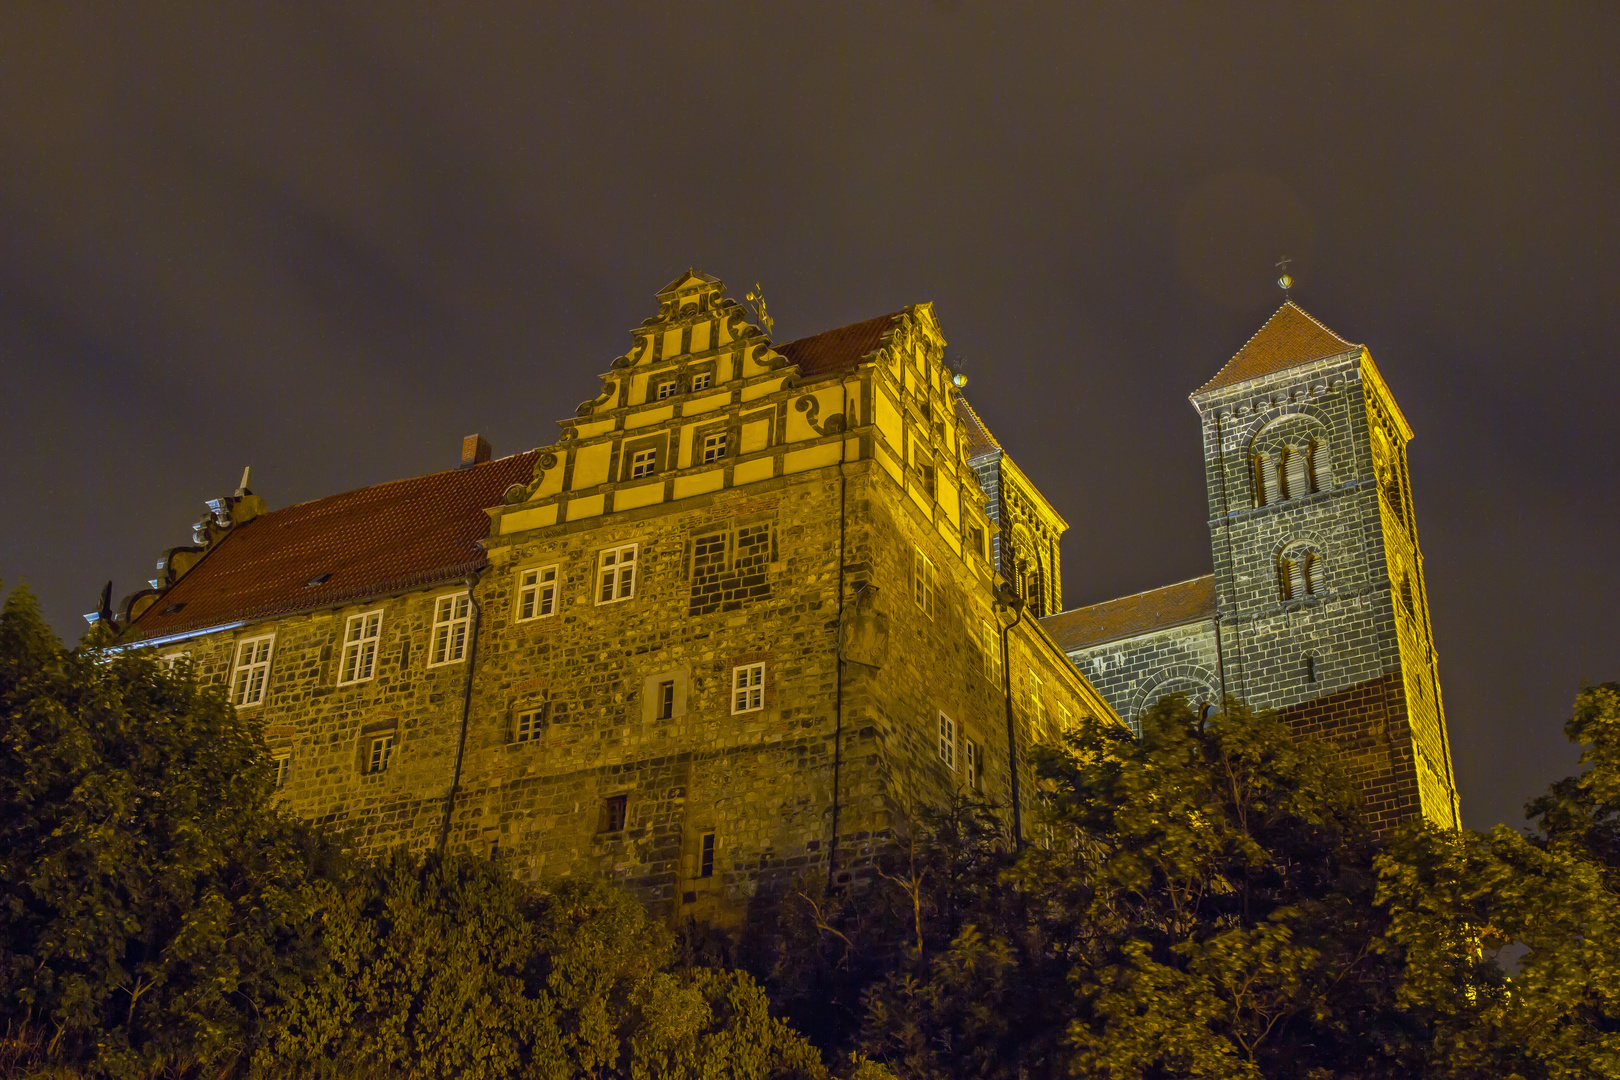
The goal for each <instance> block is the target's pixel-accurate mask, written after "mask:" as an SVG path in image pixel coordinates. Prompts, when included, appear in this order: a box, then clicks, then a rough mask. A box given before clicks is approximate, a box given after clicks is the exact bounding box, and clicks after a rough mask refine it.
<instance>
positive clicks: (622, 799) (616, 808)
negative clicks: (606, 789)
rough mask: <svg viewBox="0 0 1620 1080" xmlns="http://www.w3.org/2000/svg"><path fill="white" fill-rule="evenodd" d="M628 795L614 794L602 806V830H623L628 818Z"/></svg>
mask: <svg viewBox="0 0 1620 1080" xmlns="http://www.w3.org/2000/svg"><path fill="white" fill-rule="evenodd" d="M629 810H630V796H628V795H614V796H613V797H612V798H610V799H608V801H607V802H606V803H605V804H604V805H603V807H602V831H603V832H623V831H624V823H625V821H626V820H627V819H628V818H629Z"/></svg>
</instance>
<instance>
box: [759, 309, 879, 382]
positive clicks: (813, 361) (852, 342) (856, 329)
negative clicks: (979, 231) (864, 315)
mask: <svg viewBox="0 0 1620 1080" xmlns="http://www.w3.org/2000/svg"><path fill="white" fill-rule="evenodd" d="M903 314H905V313H904V312H901V311H896V312H893V313H891V314H888V315H879V316H878V317H877V318H875V319H867V320H866V321H865V322H858V323H851V324H850V325H848V326H840V327H839V328H838V329H836V330H827V331H824V332H823V333H820V334H816V335H814V336H812V337H804V338H799V339H798V340H797V341H790V342H788V343H787V344H785V345H777V346H775V348H776V351H777V352H779V353H781V354H782V355H783V356H785V357H786V358H787V361H788V363H790V364H796V365H797V366H798V368H799V374H800V375H804V376H814V375H832V374H836V373H838V372H840V371H853V370H854V368H855V365H856V364H858V363H860V361H861V357H863V356H865V355H866V354H868V353H870V352H872V351H873V350H875V349H876V348H877V347H878V346H879V345H881V344H882V343H883V335H884V334H885V333H887V332H888V330H889V327H891V326H893V325H894V322H895V320H896V319H898V318H900V316H901V315H903Z"/></svg>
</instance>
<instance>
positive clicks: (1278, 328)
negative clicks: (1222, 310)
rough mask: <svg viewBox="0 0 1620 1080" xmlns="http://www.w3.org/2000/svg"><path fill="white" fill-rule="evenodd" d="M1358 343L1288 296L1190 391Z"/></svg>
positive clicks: (1304, 361)
mask: <svg viewBox="0 0 1620 1080" xmlns="http://www.w3.org/2000/svg"><path fill="white" fill-rule="evenodd" d="M1359 348H1361V346H1360V345H1356V344H1353V343H1351V342H1348V341H1346V340H1344V338H1342V337H1340V336H1339V335H1338V334H1335V333H1334V332H1333V331H1331V330H1329V329H1328V328H1327V327H1325V326H1323V325H1322V324H1321V323H1319V322H1317V321H1316V319H1315V318H1314V317H1312V316H1311V315H1309V314H1308V313H1307V312H1306V311H1305V309H1304V308H1301V307H1300V306H1299V305H1298V304H1296V303H1294V302H1293V301H1292V300H1290V301H1288V302H1287V303H1285V304H1284V305H1283V306H1282V307H1280V308H1278V309H1277V310H1276V312H1275V313H1274V314H1273V315H1272V316H1271V318H1269V319H1267V320H1266V322H1265V325H1264V326H1262V327H1260V329H1259V330H1257V331H1255V334H1254V336H1253V337H1251V338H1250V339H1249V340H1248V341H1247V342H1246V343H1245V344H1244V346H1243V348H1241V349H1239V350H1238V352H1237V355H1236V356H1234V357H1232V359H1230V360H1228V361H1227V362H1226V366H1225V367H1223V368H1221V370H1220V371H1218V372H1216V373H1215V377H1214V378H1213V379H1211V380H1209V382H1207V383H1205V384H1204V385H1203V386H1200V387H1199V388H1198V389H1197V390H1194V391H1193V393H1194V394H1203V393H1207V392H1208V391H1210V390H1219V389H1220V388H1221V387H1223V386H1231V385H1233V384H1234V383H1240V382H1243V381H1244V380H1246V379H1257V378H1259V377H1260V376H1262V375H1271V374H1273V373H1275V372H1278V371H1283V370H1285V369H1287V368H1291V367H1296V366H1298V365H1300V364H1308V363H1310V362H1311V361H1312V360H1320V359H1322V358H1323V357H1324V356H1336V355H1338V354H1339V353H1342V352H1349V351H1350V350H1351V349H1359Z"/></svg>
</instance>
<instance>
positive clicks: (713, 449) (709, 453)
mask: <svg viewBox="0 0 1620 1080" xmlns="http://www.w3.org/2000/svg"><path fill="white" fill-rule="evenodd" d="M725 456H726V433H725V432H723V431H717V432H715V433H714V434H713V435H705V436H704V437H703V464H705V465H707V464H708V463H709V462H711V461H719V460H720V459H721V458H723V457H725Z"/></svg>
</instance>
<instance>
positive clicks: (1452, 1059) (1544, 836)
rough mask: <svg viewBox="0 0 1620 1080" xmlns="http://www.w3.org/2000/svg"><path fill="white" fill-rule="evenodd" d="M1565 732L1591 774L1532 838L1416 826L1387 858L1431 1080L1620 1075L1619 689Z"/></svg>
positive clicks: (1599, 693)
mask: <svg viewBox="0 0 1620 1080" xmlns="http://www.w3.org/2000/svg"><path fill="white" fill-rule="evenodd" d="M1565 730H1566V731H1567V733H1568V734H1569V737H1570V739H1571V740H1572V741H1574V742H1577V743H1581V744H1583V745H1584V746H1585V752H1584V753H1583V754H1582V758H1581V761H1582V764H1583V765H1587V766H1589V767H1588V768H1587V769H1586V770H1585V771H1584V772H1583V773H1581V774H1580V775H1579V776H1575V777H1570V778H1568V779H1565V780H1561V781H1559V782H1558V783H1556V784H1554V785H1553V786H1552V788H1551V789H1550V790H1549V792H1548V794H1546V795H1545V796H1542V797H1541V798H1538V799H1536V800H1534V801H1532V802H1531V803H1530V806H1529V812H1530V817H1531V819H1532V821H1533V823H1534V824H1535V826H1536V828H1535V829H1533V830H1532V831H1531V832H1530V833H1529V834H1528V835H1525V834H1521V833H1517V832H1514V831H1512V830H1510V829H1507V828H1503V827H1498V828H1497V829H1495V830H1493V831H1492V832H1490V833H1485V834H1481V833H1473V832H1465V833H1458V834H1453V833H1445V832H1441V831H1440V830H1437V829H1432V828H1425V827H1421V826H1417V827H1413V828H1411V829H1410V830H1408V831H1407V833H1406V834H1405V835H1404V836H1402V837H1401V838H1400V840H1399V841H1398V842H1397V843H1396V844H1395V845H1393V846H1392V848H1391V850H1390V851H1389V852H1388V853H1387V854H1386V855H1384V856H1383V857H1382V858H1381V859H1380V861H1379V868H1380V871H1381V874H1382V878H1383V880H1382V884H1381V886H1380V890H1379V899H1380V902H1381V903H1382V904H1384V905H1385V906H1386V907H1388V908H1389V910H1390V911H1391V913H1392V915H1393V925H1392V928H1391V931H1390V934H1389V937H1390V939H1391V941H1393V942H1395V943H1398V945H1399V946H1400V947H1401V948H1402V949H1403V950H1405V953H1406V958H1407V962H1406V966H1405V971H1404V977H1403V980H1402V983H1401V987H1400V1003H1401V1005H1402V1007H1403V1008H1405V1009H1406V1010H1408V1012H1409V1013H1410V1014H1411V1015H1412V1016H1414V1017H1415V1018H1417V1019H1418V1020H1419V1021H1420V1022H1422V1023H1423V1024H1424V1026H1425V1027H1426V1028H1427V1029H1428V1030H1430V1031H1431V1032H1432V1041H1431V1043H1430V1044H1429V1048H1428V1052H1427V1054H1426V1060H1425V1069H1426V1070H1427V1071H1426V1075H1430V1076H1435V1077H1447V1078H1450V1077H1456V1078H1459V1080H1460V1078H1470V1080H1472V1078H1486V1077H1503V1076H1511V1077H1557V1078H1570V1080H1573V1078H1577V1077H1580V1078H1584V1077H1608V1076H1616V1075H1620V902H1617V898H1616V893H1615V885H1616V883H1617V882H1620V860H1617V859H1616V852H1617V848H1616V846H1615V843H1614V840H1615V822H1616V818H1617V811H1620V801H1617V800H1620V686H1616V685H1615V684H1612V683H1611V684H1608V685H1605V686H1599V687H1589V688H1587V689H1584V690H1582V691H1581V693H1580V695H1579V697H1578V698H1577V699H1576V704H1575V714H1574V716H1573V718H1572V719H1571V720H1570V721H1569V723H1568V724H1567V725H1566V729H1565Z"/></svg>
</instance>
